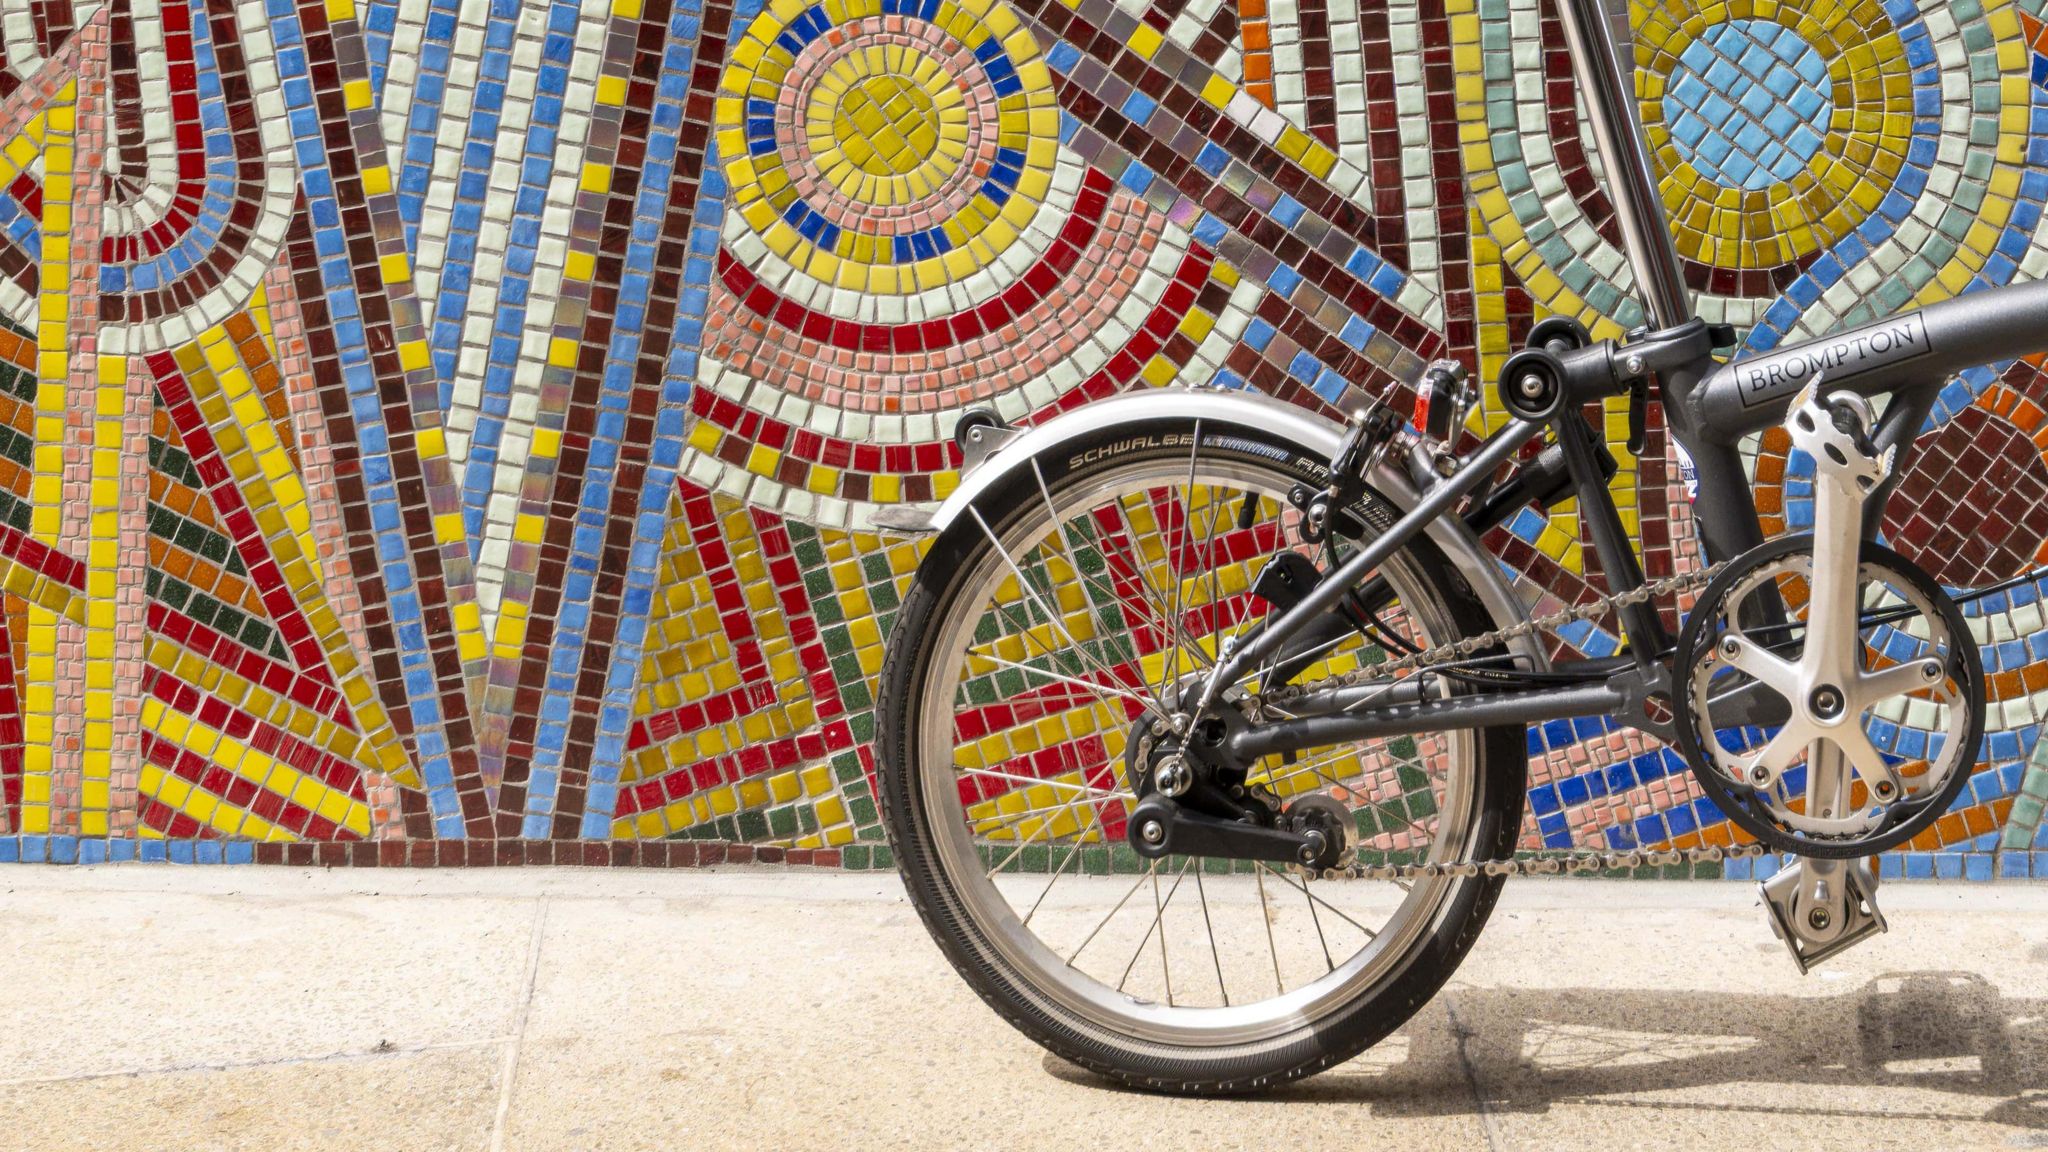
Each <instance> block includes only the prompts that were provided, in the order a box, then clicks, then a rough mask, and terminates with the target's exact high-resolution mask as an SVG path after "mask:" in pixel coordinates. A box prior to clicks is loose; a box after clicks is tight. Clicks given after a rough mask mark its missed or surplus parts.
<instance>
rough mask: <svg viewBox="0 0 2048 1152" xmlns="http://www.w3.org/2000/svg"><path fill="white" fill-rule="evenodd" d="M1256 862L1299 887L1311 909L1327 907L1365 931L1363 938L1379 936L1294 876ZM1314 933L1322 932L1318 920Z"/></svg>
mask: <svg viewBox="0 0 2048 1152" xmlns="http://www.w3.org/2000/svg"><path fill="white" fill-rule="evenodd" d="M1258 864H1259V867H1261V868H1264V869H1265V870H1266V871H1268V872H1271V873H1272V874H1273V875H1275V876H1278V877H1279V878H1280V879H1282V880H1285V881H1286V882H1288V883H1289V884H1292V885H1294V886H1295V887H1296V888H1298V889H1300V890H1301V894H1302V895H1303V896H1306V897H1308V902H1309V907H1310V908H1311V909H1313V908H1314V907H1315V906H1316V905H1321V906H1322V907H1324V908H1326V909H1328V910H1329V912H1330V914H1331V915H1333V916H1335V917H1336V918H1337V919H1339V920H1342V921H1344V922H1345V923H1346V924H1349V925H1351V926H1352V927H1353V928H1356V929H1358V930H1359V931H1360V932H1363V933H1365V938H1366V939H1367V940H1376V939H1378V938H1379V933H1377V932H1375V931H1373V930H1372V929H1370V928H1367V927H1366V926H1365V925H1363V924H1360V923H1359V922H1358V921H1356V920H1353V919H1352V918H1351V917H1350V916H1347V915H1345V913H1344V910H1343V909H1342V908H1339V907H1337V906H1336V905H1335V904H1332V903H1330V902H1329V901H1328V900H1325V899H1323V898H1322V897H1321V896H1318V895H1316V894H1315V893H1313V892H1311V891H1309V890H1308V885H1306V884H1304V883H1302V882H1301V881H1299V880H1296V879H1295V878H1294V877H1292V876H1289V875H1288V874H1287V873H1285V872H1282V871H1280V870H1279V869H1277V868H1274V867H1273V866H1272V865H1271V864H1268V863H1266V862H1265V861H1264V860H1261V861H1259V862H1258ZM1316 934H1317V935H1321V934H1322V925H1321V923H1320V922H1318V923H1317V925H1316ZM1323 948H1324V951H1325V954H1326V955H1327V953H1328V949H1329V945H1328V944H1327V943H1326V944H1324V945H1323ZM1334 966H1335V964H1334V962H1333V963H1332V967H1334Z"/></svg>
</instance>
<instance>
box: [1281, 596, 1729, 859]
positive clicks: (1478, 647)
mask: <svg viewBox="0 0 2048 1152" xmlns="http://www.w3.org/2000/svg"><path fill="white" fill-rule="evenodd" d="M1728 563H1729V562H1727V561H1723V562H1722V563H1719V564H1713V565H1709V566H1708V567H1705V568H1702V569H1700V570H1699V571H1697V572H1686V573H1681V574H1679V575H1675V576H1667V577H1665V578H1664V579H1662V580H1657V581H1654V582H1651V583H1648V584H1643V585H1641V586H1639V587H1637V588H1633V589H1631V590H1629V591H1627V592H1619V593H1615V594H1613V595H1606V596H1600V597H1598V598H1597V599H1595V600H1594V601H1593V602H1591V603H1589V604H1582V605H1579V606H1578V607H1575V608H1567V609H1564V610H1562V611H1558V612H1552V613H1550V614H1548V615H1545V616H1537V617H1533V618H1531V619H1528V620H1525V621H1522V622H1521V623H1519V624H1513V625H1510V626H1508V627H1506V628H1499V629H1495V630H1494V631H1492V632H1486V633H1482V634H1481V635H1478V636H1470V637H1466V638H1464V639H1461V640H1454V641H1452V642H1451V643H1449V644H1440V645H1438V646H1436V647H1434V648H1426V649H1424V650H1422V651H1420V652H1412V653H1410V654H1408V655H1406V656H1403V657H1400V658H1399V659H1396V660H1389V661H1386V662H1384V663H1380V664H1373V665H1370V666H1367V667H1363V668H1359V669H1356V670H1354V671H1351V672H1346V673H1342V674H1340V675H1336V676H1327V677H1323V678H1322V679H1319V680H1312V681H1309V682H1307V683H1303V684H1295V685H1289V686H1287V687H1283V688H1279V689H1275V690H1274V691H1272V692H1266V693H1262V694H1258V695H1255V696H1253V697H1251V698H1250V699H1249V700H1247V701H1246V703H1247V704H1249V705H1251V706H1252V707H1253V708H1254V710H1263V709H1265V708H1266V707H1268V706H1272V705H1284V704H1286V703H1287V702H1289V701H1292V700H1298V699H1300V698H1302V697H1303V696H1306V695H1308V694H1309V693H1312V692H1322V691H1327V690H1329V689H1332V688H1347V687H1356V686H1358V685H1361V684H1364V683H1367V682H1369V681H1373V680H1384V679H1386V678H1387V677H1389V676H1393V675H1395V674H1397V673H1401V672H1408V671H1427V670H1428V669H1430V668H1431V667H1433V666H1436V665H1441V664H1445V663H1448V662H1450V661H1455V660H1463V659H1465V658H1467V657H1469V656H1473V655H1476V654H1477V653H1480V652H1485V651H1488V650H1490V649H1493V648H1496V647H1503V646H1505V645H1506V644H1508V643H1509V642H1510V641H1514V640H1519V639H1522V638H1523V637H1525V636H1533V635H1536V634H1537V633H1540V632H1546V631H1552V630H1555V629H1558V628H1562V627H1564V626H1565V625H1567V624H1572V623H1575V622H1577V621H1580V620H1592V619H1597V618H1599V617H1602V616H1606V615H1608V614H1609V613H1611V612H1614V611H1616V610H1617V609H1621V608H1627V607H1630V606H1632V605H1636V604H1644V603H1648V602H1649V601H1652V600H1657V599H1661V598H1662V597H1665V596H1669V595H1673V594H1675V593H1679V592H1684V591H1687V590H1689V589H1693V588H1698V587H1703V586H1705V585H1706V584H1707V583H1708V582H1709V581H1711V580H1713V578H1714V577H1715V576H1718V575H1720V573H1721V572H1722V570H1723V569H1725V568H1726V567H1727V566H1728ZM1768 852H1769V849H1767V848H1765V847H1764V846H1763V845H1762V844H1739V845H1731V846H1727V847H1723V846H1720V845H1708V846H1706V847H1702V848H1681V849H1669V850H1664V851H1643V850H1637V851H1632V852H1565V853H1559V854H1555V855H1549V856H1515V857H1511V858H1509V859H1506V860H1461V861H1448V862H1443V863H1430V864H1360V863H1358V862H1356V861H1355V860H1354V861H1350V862H1347V863H1345V864H1343V865H1342V866H1340V867H1336V868H1327V869H1324V870H1323V871H1321V872H1319V873H1316V876H1317V877H1318V878H1321V879H1325V880H1396V881H1412V880H1426V879H1431V878H1435V877H1439V876H1455V877H1471V876H1479V875H1482V874H1483V875H1487V876H1555V875H1559V874H1566V873H1582V872H1607V871H1613V870H1615V869H1621V868H1626V869H1636V868H1642V867H1650V866H1658V867H1661V866H1670V865H1678V864H1685V865H1691V864H1698V863H1721V862H1723V861H1728V860H1748V859H1753V858H1755V857H1758V856H1763V855H1765V854H1767V853H1768Z"/></svg>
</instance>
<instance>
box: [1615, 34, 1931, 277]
mask: <svg viewBox="0 0 2048 1152" xmlns="http://www.w3.org/2000/svg"><path fill="white" fill-rule="evenodd" d="M1636 14H1637V16H1638V23H1637V25H1636V28H1635V53H1636V95H1637V99H1638V102H1639V106H1640V109H1641V114H1642V118H1643V128H1644V130H1645V132H1646V133H1647V135H1648V140H1649V145H1650V150H1651V152H1652V153H1653V154H1654V155H1655V156H1656V158H1657V161H1658V167H1659V168H1660V169H1662V170H1663V172H1664V179H1663V195H1664V206H1665V210H1666V211H1667V212H1669V213H1670V216H1671V223H1672V229H1673V232H1674V234H1675V239H1676V242H1677V245H1678V250H1679V254H1680V255H1682V256H1685V257H1688V258H1690V259H1693V260H1696V261H1699V262H1700V263H1702V264H1707V265H1712V266H1714V267H1719V268H1733V269H1752V268H1771V267H1776V266H1777V265H1780V264H1784V263H1786V262H1788V261H1791V260H1796V259H1799V258H1800V257H1803V256H1806V255H1809V254H1811V253H1813V252H1817V251H1819V250H1821V249H1823V248H1825V247H1828V246H1829V245H1831V244H1833V243H1834V242H1835V241H1837V240H1839V239H1840V238H1841V237H1843V236H1846V235H1848V234H1849V232H1851V231H1852V230H1853V229H1855V228H1856V226H1857V225H1859V224H1861V223H1862V222H1863V220H1864V218H1865V217H1867V216H1868V215H1869V214H1870V213H1871V211H1873V210H1874V209H1875V208H1876V207H1877V206H1878V204H1879V203H1880V202H1881V201H1882V200H1883V199H1884V197H1885V193H1886V192H1887V191H1889V190H1890V189H1891V187H1892V184H1893V182H1894V180H1895V178H1896V177H1897V176H1898V174H1899V170H1900V169H1901V168H1902V167H1903V166H1904V165H1905V163H1906V155H1907V151H1908V148H1909V145H1910V143H1911V138H1912V134H1913V79H1912V70H1911V66H1910V65H1909V64H1908V62H1907V59H1906V50H1905V47H1904V46H1903V45H1902V44H1901V43H1900V41H1899V37H1898V34H1897V32H1896V31H1894V30H1893V28H1892V26H1891V21H1890V17H1889V16H1888V15H1887V13H1886V11H1885V8H1884V6H1883V5H1882V4H1880V3H1878V2H1877V0H1850V2H1847V3H1843V2H1841V0H1788V2H1785V3H1777V2H1774V0H1729V2H1725V3H1713V4H1706V5H1702V6H1700V7H1698V8H1693V7H1684V8H1677V7H1667V6H1665V5H1663V4H1658V5H1654V6H1650V7H1648V8H1638V9H1636ZM1745 22H1767V23H1770V24H1776V25H1779V26H1781V27H1782V28H1784V29H1786V30H1787V31H1789V32H1790V33H1791V34H1792V35H1794V36H1796V37H1798V40H1799V41H1801V42H1803V44H1804V45H1805V46H1810V48H1811V50H1813V51H1815V52H1817V53H1818V54H1819V55H1820V57H1821V59H1822V60H1824V61H1825V64H1826V83H1827V87H1828V89H1829V97H1830V103H1831V104H1832V107H1831V108H1828V109H1827V110H1826V123H1825V125H1824V126H1822V125H1819V124H1814V125H1810V126H1809V125H1803V124H1802V125H1798V127H1800V128H1809V127H1810V129H1811V130H1812V131H1814V132H1816V134H1817V135H1818V136H1819V138H1818V139H1817V141H1816V146H1815V147H1813V148H1812V149H1811V154H1810V156H1808V157H1806V158H1805V161H1804V163H1803V164H1799V165H1792V166H1791V167H1793V168H1795V169H1796V170H1794V171H1792V173H1791V175H1790V176H1789V178H1785V179H1774V180H1769V181H1748V182H1731V181H1730V180H1729V178H1728V175H1727V173H1725V172H1721V171H1712V172H1711V173H1710V172H1708V171H1702V168H1703V167H1704V168H1710V169H1711V168H1713V167H1714V166H1713V165H1711V164H1708V163H1706V162H1704V161H1703V160H1702V159H1701V158H1700V157H1699V156H1698V155H1697V154H1694V153H1693V152H1692V150H1691V149H1689V148H1688V147H1686V146H1685V145H1684V143H1683V142H1682V141H1681V140H1680V138H1679V137H1678V136H1677V135H1676V134H1675V133H1674V125H1673V124H1672V123H1670V122H1668V121H1667V115H1666V114H1667V104H1668V103H1669V101H1667V99H1666V97H1667V95H1671V94H1672V91H1673V90H1672V87H1671V86H1672V84H1673V80H1674V77H1676V76H1682V75H1684V74H1685V72H1686V70H1687V67H1688V66H1689V65H1690V64H1691V63H1692V60H1693V59H1694V58H1697V57H1698V56H1699V55H1700V48H1701V47H1703V46H1705V45H1706V44H1708V43H1709V40H1710V38H1711V36H1712V34H1713V33H1714V32H1715V31H1716V30H1721V29H1726V28H1727V27H1729V26H1730V25H1741V24H1743V23H1745ZM1823 127H1824V131H1822V128H1823ZM1759 185H1760V186H1759Z"/></svg>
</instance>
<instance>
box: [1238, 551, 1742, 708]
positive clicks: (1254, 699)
mask: <svg viewBox="0 0 2048 1152" xmlns="http://www.w3.org/2000/svg"><path fill="white" fill-rule="evenodd" d="M1727 566H1728V561H1725V560H1724V561H1722V562H1721V563H1719V564H1714V565H1710V566H1708V567H1706V568H1702V569H1700V570H1699V571H1697V572H1683V573H1680V574H1678V575H1676V576H1666V577H1665V578H1664V579H1662V580H1657V581H1653V582H1651V583H1648V584H1643V585H1640V586H1638V587H1636V588H1632V589H1630V590H1629V591H1627V592H1617V593H1614V594H1613V595H1609V596H1601V597H1599V598H1598V599H1595V600H1594V601H1593V602H1592V603H1590V604H1581V605H1579V606H1578V607H1576V608H1566V609H1563V610H1561V611H1557V612H1552V613H1550V614H1549V615H1547V616H1536V617H1532V618H1531V619H1528V620H1524V621H1522V622H1521V623H1519V624H1512V625H1509V626H1508V627H1506V628H1497V629H1495V630H1493V631H1491V632H1482V633H1480V634H1479V635H1477V636H1467V637H1465V638H1463V639H1460V640H1453V641H1451V642H1450V643H1448V644H1439V645H1437V646H1436V647H1434V648H1425V649H1423V650H1422V651H1420V652H1411V653H1409V654H1408V655H1406V656H1403V657H1401V658H1399V659H1397V660H1388V661H1385V662H1383V663H1379V664H1371V665H1367V666H1365V667H1362V668H1358V669H1355V670H1353V671H1350V672H1343V673H1339V674H1338V675H1335V676H1325V677H1323V678H1321V679H1319V680H1310V681H1307V682H1305V683H1301V684H1290V685H1287V686H1286V687H1282V688H1276V689H1274V690H1273V691H1271V692H1265V693H1259V694H1256V695H1253V696H1251V697H1250V698H1249V699H1247V700H1246V701H1245V703H1246V704H1248V705H1250V706H1252V707H1254V708H1265V707H1268V706H1271V705H1277V704H1286V703H1287V702H1288V701H1290V700H1298V699H1300V698H1302V697H1303V696H1307V695H1308V694H1310V693H1312V692H1322V691H1327V690H1329V689H1332V688H1355V687H1357V686H1358V685H1361V684H1365V683H1367V682H1369V681H1373V680H1384V679H1386V678H1387V677H1389V676H1392V675H1394V674H1396V673H1399V672H1409V671H1416V670H1421V671H1427V670H1428V669H1429V668H1430V667H1431V666H1433V665H1437V664H1445V663H1449V662H1450V661H1453V660H1463V659H1465V658H1466V657H1468V656H1473V655H1476V654H1478V653H1480V652H1484V651H1486V650H1487V649H1489V648H1495V647H1501V646H1505V645H1506V644H1507V643H1508V642H1509V641H1512V640H1520V639H1521V638H1522V637H1524V636H1533V635H1535V634H1537V633H1539V632H1548V631H1554V630H1556V629H1559V628H1562V627H1564V626H1565V625H1567V624H1572V623H1575V622H1577V621H1580V620H1593V619H1597V618H1599V617H1602V616H1605V615H1607V614H1608V613H1610V612H1613V611H1615V610H1616V609H1619V608H1628V607H1632V606H1634V605H1637V604H1644V603H1648V602H1649V601H1651V600H1656V599H1659V598H1661V597H1664V596H1669V595H1672V594H1674V593H1678V592H1684V591H1687V590H1689V589H1692V588H1698V587H1704V586H1705V585H1706V584H1707V582H1708V581H1711V580H1712V579H1713V578H1714V577H1716V576H1718V575H1720V574H1721V571H1722V569H1724V568H1726V567H1727Z"/></svg>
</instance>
